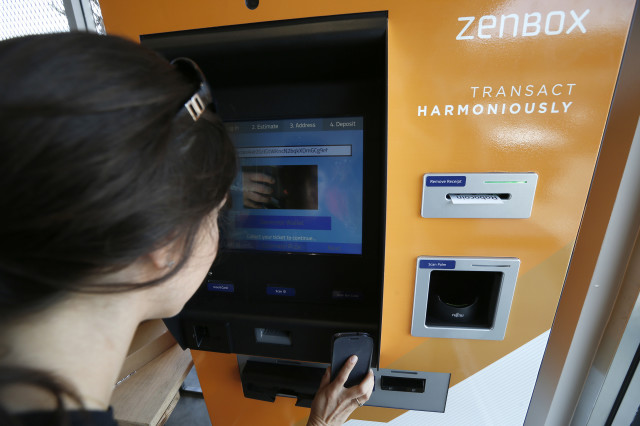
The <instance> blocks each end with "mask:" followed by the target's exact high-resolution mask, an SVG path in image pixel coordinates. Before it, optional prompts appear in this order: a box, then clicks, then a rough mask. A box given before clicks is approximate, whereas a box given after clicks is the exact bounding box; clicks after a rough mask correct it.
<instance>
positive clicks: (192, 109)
mask: <svg viewBox="0 0 640 426" xmlns="http://www.w3.org/2000/svg"><path fill="white" fill-rule="evenodd" d="M171 64H172V65H174V66H175V67H176V68H177V69H178V70H179V71H180V72H182V73H183V74H185V75H187V76H188V77H189V78H191V79H193V80H194V81H198V82H199V83H200V84H199V86H198V90H197V91H196V93H194V94H193V96H191V97H190V98H189V99H188V100H187V102H185V104H184V108H181V109H180V111H178V116H182V115H185V116H186V115H187V114H188V115H189V116H191V118H192V119H193V121H198V119H199V118H200V116H202V114H203V113H204V112H205V110H206V109H207V107H211V110H212V111H213V112H216V106H215V102H214V99H213V95H212V94H211V89H210V88H209V84H208V83H207V80H206V78H205V77H204V73H203V72H202V70H201V69H200V67H198V65H197V64H196V63H195V62H194V61H192V60H191V59H189V58H176V59H174V60H173V61H171Z"/></svg>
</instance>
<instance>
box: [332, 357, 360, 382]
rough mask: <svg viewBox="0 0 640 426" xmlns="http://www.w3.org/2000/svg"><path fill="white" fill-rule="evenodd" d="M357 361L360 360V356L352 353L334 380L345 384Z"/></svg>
mask: <svg viewBox="0 0 640 426" xmlns="http://www.w3.org/2000/svg"><path fill="white" fill-rule="evenodd" d="M357 362H358V357H357V356H355V355H351V356H350V357H349V359H347V362H345V363H344V365H343V366H342V368H341V369H340V372H339V373H338V375H337V376H336V378H335V380H334V382H335V383H336V384H339V385H340V386H344V384H345V383H346V382H347V379H348V378H349V374H350V373H351V370H353V367H355V365H356V363H357Z"/></svg>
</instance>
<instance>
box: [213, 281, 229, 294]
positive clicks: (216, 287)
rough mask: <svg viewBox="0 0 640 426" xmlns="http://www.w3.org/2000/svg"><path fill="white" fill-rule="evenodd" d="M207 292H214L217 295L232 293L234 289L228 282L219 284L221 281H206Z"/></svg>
mask: <svg viewBox="0 0 640 426" xmlns="http://www.w3.org/2000/svg"><path fill="white" fill-rule="evenodd" d="M207 290H209V291H215V292H219V293H233V292H234V291H235V287H234V285H233V284H231V283H229V282H221V281H212V280H211V281H207Z"/></svg>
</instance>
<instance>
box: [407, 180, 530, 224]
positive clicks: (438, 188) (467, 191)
mask: <svg viewBox="0 0 640 426" xmlns="http://www.w3.org/2000/svg"><path fill="white" fill-rule="evenodd" d="M537 182H538V175H537V174H536V173H447V174H442V173H429V174H425V175H424V180H423V186H422V209H421V212H420V214H421V215H422V217H424V218H479V219H494V218H495V219H498V218H501V219H526V218H528V217H530V216H531V211H532V209H533V198H534V196H535V192H536V185H537Z"/></svg>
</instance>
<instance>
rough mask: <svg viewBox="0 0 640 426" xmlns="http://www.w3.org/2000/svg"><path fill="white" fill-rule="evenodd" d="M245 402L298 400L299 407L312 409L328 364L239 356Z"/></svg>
mask: <svg viewBox="0 0 640 426" xmlns="http://www.w3.org/2000/svg"><path fill="white" fill-rule="evenodd" d="M238 366H239V368H240V379H241V381H242V391H243V393H244V396H245V398H252V399H258V400H260V401H267V402H274V401H275V400H276V397H278V396H282V397H288V398H296V399H297V401H296V406H298V407H307V408H310V407H311V402H312V401H313V398H314V397H315V395H316V392H317V391H318V388H319V387H320V381H321V380H322V376H323V374H324V372H325V369H326V368H327V364H320V363H308V362H304V363H303V362H296V361H287V360H281V359H269V358H257V357H248V356H243V355H238Z"/></svg>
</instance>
